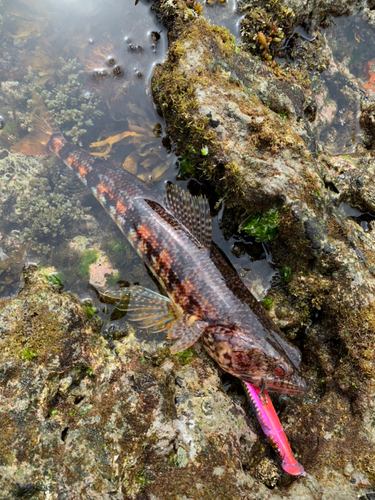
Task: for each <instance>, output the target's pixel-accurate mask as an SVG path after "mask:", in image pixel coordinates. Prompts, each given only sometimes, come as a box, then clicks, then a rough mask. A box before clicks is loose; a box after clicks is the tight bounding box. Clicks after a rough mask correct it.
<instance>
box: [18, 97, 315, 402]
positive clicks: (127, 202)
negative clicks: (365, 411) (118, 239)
mask: <svg viewBox="0 0 375 500" xmlns="http://www.w3.org/2000/svg"><path fill="white" fill-rule="evenodd" d="M34 100H35V101H36V108H35V112H34V123H35V131H34V132H32V133H31V134H29V135H27V136H26V137H25V138H24V139H22V140H21V141H20V142H19V143H18V144H16V145H15V146H14V147H13V148H12V149H13V151H16V152H20V153H25V154H37V155H38V154H39V155H40V154H55V155H57V156H58V157H59V158H60V159H61V160H62V161H63V162H64V163H65V164H66V165H67V166H68V167H70V168H71V169H72V170H73V171H74V172H75V173H76V174H77V176H78V177H79V178H80V179H81V181H82V182H83V183H84V184H85V185H86V186H87V188H88V189H89V190H90V191H91V192H92V193H93V194H94V196H95V197H96V198H97V199H98V200H99V202H100V203H101V204H102V205H103V207H104V208H105V210H106V211H107V212H108V213H109V215H110V216H111V217H112V219H113V220H114V221H115V223H116V224H117V225H118V227H119V228H120V229H121V231H122V232H123V234H124V235H125V237H126V238H127V239H128V240H129V242H130V243H131V245H132V246H133V247H134V249H135V250H136V251H137V253H138V254H139V256H140V257H141V258H142V260H143V261H144V263H145V264H146V265H147V267H148V268H149V269H150V271H151V272H152V273H153V275H154V276H155V278H156V279H157V280H158V281H159V283H160V285H161V287H162V289H163V290H164V291H165V293H166V296H163V295H161V294H159V293H156V292H154V291H151V290H147V289H145V288H143V287H140V286H132V287H129V288H125V289H121V290H120V291H118V292H116V293H111V296H112V297H114V298H115V300H116V301H117V303H118V306H119V307H123V308H124V309H126V310H127V314H128V318H129V320H131V321H135V322H137V324H138V326H139V327H140V328H148V329H150V330H152V331H154V332H156V331H162V330H167V335H168V338H169V339H175V340H176V342H175V343H174V344H173V346H172V348H171V352H172V353H177V352H180V351H182V350H184V349H186V348H188V347H189V346H191V345H192V344H194V343H195V342H196V341H197V340H198V339H199V338H201V340H202V343H203V346H204V347H205V348H206V350H207V351H208V353H209V354H210V355H211V356H212V357H213V358H214V359H215V360H216V361H217V362H218V364H219V365H220V366H221V367H222V368H223V369H224V370H226V371H228V372H229V373H231V374H233V375H235V376H237V377H239V378H241V379H242V380H245V381H247V382H250V383H252V384H255V385H257V386H259V387H261V386H263V387H266V388H267V389H268V390H269V391H276V392H283V393H289V394H300V393H302V392H303V391H304V390H305V389H306V384H305V381H304V380H303V379H302V378H301V377H300V375H299V364H300V353H299V351H298V349H297V348H295V347H294V346H292V345H290V344H289V343H288V342H287V341H286V340H285V339H284V338H283V336H282V334H281V332H280V331H279V330H278V328H277V327H276V326H275V325H274V324H273V322H272V321H271V319H270V318H269V316H268V315H267V313H266V312H265V311H264V309H263V308H262V307H261V306H260V305H259V304H258V303H257V301H256V300H255V299H254V297H253V296H252V295H251V293H250V292H249V291H248V290H247V288H246V287H245V286H244V285H243V283H242V282H241V280H240V279H239V277H238V275H237V273H236V272H235V271H234V270H233V269H232V268H231V267H230V265H228V263H227V262H226V261H225V259H223V258H222V257H221V255H220V254H219V253H218V251H217V250H215V248H214V246H213V245H212V243H211V218H210V211H209V205H208V202H207V200H206V199H205V198H202V197H199V198H195V197H192V196H191V195H190V194H189V193H186V192H184V191H182V190H180V189H179V188H176V187H174V186H167V189H166V196H165V198H164V199H162V198H160V197H159V196H158V195H157V194H155V193H154V192H153V191H152V190H151V189H150V187H149V185H147V184H145V183H143V182H142V181H141V180H139V179H138V178H137V177H136V176H134V175H133V174H131V173H129V172H127V171H126V170H123V169H119V168H118V167H116V166H115V165H114V164H112V163H111V162H106V161H104V160H102V159H100V158H95V157H93V156H91V155H90V154H88V153H87V152H86V151H84V150H83V149H80V148H78V147H76V146H74V145H72V144H69V143H68V142H67V141H66V140H65V139H64V137H63V135H62V134H61V132H60V130H59V129H58V127H57V126H56V125H55V123H54V122H53V119H52V117H51V116H50V115H49V113H48V111H47V109H46V108H45V106H44V105H43V103H42V102H41V100H40V98H39V97H38V96H36V95H34Z"/></svg>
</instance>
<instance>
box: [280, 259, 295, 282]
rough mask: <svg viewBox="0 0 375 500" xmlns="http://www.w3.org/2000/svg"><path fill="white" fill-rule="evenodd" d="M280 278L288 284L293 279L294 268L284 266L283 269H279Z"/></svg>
mask: <svg viewBox="0 0 375 500" xmlns="http://www.w3.org/2000/svg"><path fill="white" fill-rule="evenodd" d="M279 273H280V278H281V279H282V280H283V281H285V283H288V282H289V281H290V280H291V279H292V274H293V271H292V268H291V267H290V266H289V265H288V264H284V265H283V267H282V268H281V269H279Z"/></svg>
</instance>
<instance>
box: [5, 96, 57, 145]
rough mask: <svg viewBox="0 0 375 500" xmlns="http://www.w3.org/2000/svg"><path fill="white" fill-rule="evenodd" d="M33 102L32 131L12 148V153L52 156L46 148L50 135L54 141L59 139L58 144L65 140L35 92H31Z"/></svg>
mask: <svg viewBox="0 0 375 500" xmlns="http://www.w3.org/2000/svg"><path fill="white" fill-rule="evenodd" d="M33 101H34V105H35V107H34V111H33V114H32V121H33V124H34V131H33V132H31V133H30V134H28V135H27V136H26V137H24V138H23V139H22V140H20V141H19V142H17V144H15V145H14V146H12V151H14V152H15V153H23V154H25V155H50V154H53V152H54V151H53V150H51V149H50V148H49V147H47V146H48V145H49V144H48V143H49V141H50V139H51V137H52V135H53V136H54V137H55V138H56V139H60V141H59V142H60V143H61V142H63V143H65V139H64V137H63V135H62V133H61V131H60V129H59V127H58V126H57V125H56V123H55V122H54V120H53V118H52V116H51V115H50V113H49V111H48V109H47V108H46V107H45V105H44V104H43V102H42V100H41V98H40V97H39V96H38V94H36V93H35V92H33ZM56 152H57V151H56Z"/></svg>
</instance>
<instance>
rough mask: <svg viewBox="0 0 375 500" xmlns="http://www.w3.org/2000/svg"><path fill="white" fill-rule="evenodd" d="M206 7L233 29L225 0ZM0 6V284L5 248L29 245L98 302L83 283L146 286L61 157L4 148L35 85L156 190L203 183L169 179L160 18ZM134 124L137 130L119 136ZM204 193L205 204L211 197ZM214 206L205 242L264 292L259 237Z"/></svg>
mask: <svg viewBox="0 0 375 500" xmlns="http://www.w3.org/2000/svg"><path fill="white" fill-rule="evenodd" d="M205 11H207V15H209V16H210V18H212V19H211V20H212V21H215V19H216V22H219V23H220V24H221V25H224V26H227V27H230V28H232V29H234V30H235V29H237V28H236V27H237V26H238V20H239V17H238V15H237V14H236V12H235V3H234V2H233V1H231V2H229V3H228V2H227V3H225V4H219V3H217V4H216V5H212V6H209V5H205ZM0 13H1V14H2V24H1V26H0V37H1V41H2V49H1V50H2V64H1V67H0V81H1V89H0V103H1V115H2V118H1V120H2V121H0V127H1V130H0V247H1V248H2V249H3V252H4V255H5V257H4V258H3V260H2V261H1V262H5V264H3V268H4V269H2V268H1V263H0V282H1V283H0V293H1V294H2V295H10V294H14V293H16V292H17V290H19V287H20V281H19V277H20V276H21V268H22V259H20V257H19V253H20V252H18V253H17V254H14V255H15V256H16V257H17V259H18V260H17V261H16V259H15V258H13V257H12V252H14V251H16V250H17V249H19V248H21V250H22V251H24V249H26V255H25V256H23V255H22V257H23V260H25V259H26V261H28V262H35V263H38V265H39V267H40V268H41V269H42V270H43V272H44V273H45V274H46V275H47V276H49V277H50V279H51V280H54V279H55V277H57V278H58V280H60V281H61V283H62V284H63V285H64V289H65V290H71V291H73V292H75V293H77V294H78V295H79V297H81V298H82V299H84V298H90V300H93V301H94V302H95V304H96V305H97V306H98V307H99V308H100V309H103V307H104V306H103V305H101V304H100V303H99V302H98V301H97V299H96V295H95V293H94V291H93V289H92V288H91V286H90V283H91V285H93V286H94V287H95V288H100V289H103V288H104V289H105V288H108V287H116V286H118V285H119V284H122V285H123V284H124V283H130V284H134V283H139V284H141V285H143V286H146V287H149V288H153V289H155V285H154V283H153V282H152V280H151V279H150V277H149V275H148V273H147V271H146V270H145V267H144V265H143V263H142V262H141V260H140V259H139V257H138V256H137V255H136V254H135V252H134V251H133V250H132V249H131V247H130V245H129V244H128V243H127V241H126V240H125V238H124V237H123V235H122V234H121V232H120V230H119V229H118V228H117V226H116V225H115V224H114V223H113V222H112V221H111V219H110V218H109V217H108V215H107V214H106V213H105V212H104V210H103V208H102V207H101V205H100V204H99V203H98V202H97V201H96V200H95V198H94V197H93V196H91V195H90V194H88V193H86V192H85V190H84V189H83V187H82V185H81V183H80V182H79V181H78V180H76V179H75V178H74V177H72V176H71V175H70V174H69V172H68V171H67V168H66V167H65V166H64V165H63V164H62V162H61V161H60V160H59V159H58V158H54V157H53V158H52V157H45V158H43V157H41V158H40V157H27V156H23V155H14V154H12V153H11V152H10V148H11V146H12V145H13V144H15V143H16V142H17V141H18V140H19V139H20V138H22V137H23V136H24V135H25V134H26V133H27V131H29V130H30V128H31V127H32V118H31V116H32V109H33V104H32V102H31V100H30V99H31V93H32V92H36V93H37V94H39V95H40V96H41V98H42V100H43V102H44V103H45V104H46V106H47V107H48V109H49V110H50V111H51V113H52V115H53V117H54V119H55V120H56V121H57V123H58V124H59V126H60V128H61V130H62V132H63V133H64V135H65V136H66V138H67V139H68V140H69V141H72V142H74V143H76V144H77V145H80V146H82V147H83V148H85V149H86V150H90V151H92V152H93V153H94V154H96V155H102V156H103V157H105V158H107V160H108V161H110V162H113V163H115V164H116V165H117V166H118V168H128V169H130V170H131V171H132V172H133V173H135V174H136V175H138V176H139V177H141V178H142V179H143V180H145V182H149V183H151V184H152V186H153V189H155V190H156V191H158V192H159V193H160V194H163V192H164V189H165V184H166V182H167V181H171V182H173V183H178V184H180V185H181V186H182V187H184V188H185V189H189V188H191V187H193V192H194V194H197V193H202V192H203V194H205V190H204V187H202V186H201V185H200V184H199V183H198V182H197V181H195V180H191V181H190V182H187V180H184V181H181V180H177V176H178V172H179V163H178V159H177V157H176V156H175V155H174V153H173V144H172V143H171V141H170V140H169V138H168V137H167V136H166V134H165V124H164V122H163V120H162V118H161V117H160V116H158V114H157V113H156V111H155V108H154V105H153V102H152V96H151V89H150V80H151V76H152V71H153V68H154V66H155V65H156V64H158V63H161V62H162V61H163V59H164V57H165V53H166V50H167V33H166V29H165V28H164V27H163V26H162V25H161V24H160V23H159V22H158V21H157V20H156V18H155V15H154V14H153V12H152V11H151V9H150V3H149V2H147V1H146V0H140V2H139V3H138V4H137V5H134V3H133V2H123V1H120V0H110V1H109V2H106V3H105V4H104V3H103V2H102V1H101V0H90V1H89V0H86V1H82V2H75V1H73V0H63V1H61V0H59V1H51V0H12V1H11V2H8V3H4V6H3V7H2V11H1V12H0ZM220 16H222V17H221V20H220V19H219V18H220ZM134 130H136V131H137V136H134V135H127V133H129V132H132V131H134ZM98 142H99V143H100V144H97V146H96V147H92V146H93V143H98ZM206 194H207V196H209V198H210V202H212V206H213V205H214V204H215V203H216V202H217V198H216V197H215V195H214V194H213V193H206ZM223 213H224V206H223V205H221V207H220V210H219V214H218V215H216V216H215V218H214V224H213V226H214V231H213V239H214V242H215V243H216V244H217V245H218V246H219V247H220V248H221V249H222V251H223V252H224V253H225V255H226V256H227V258H228V259H229V260H230V261H231V262H232V264H233V265H234V267H235V268H236V269H237V271H238V273H239V274H240V276H241V277H242V278H243V280H244V282H245V283H246V284H247V286H249V288H252V289H253V291H254V293H255V294H256V296H257V297H258V298H262V297H264V295H265V294H266V291H267V289H268V288H269V286H270V283H271V280H272V278H273V276H274V275H275V271H274V270H273V269H272V266H271V258H270V255H269V254H268V252H267V248H266V247H263V246H262V245H261V244H257V243H255V241H254V239H253V238H251V237H249V236H244V235H242V236H241V235H238V234H233V229H232V230H229V231H228V230H224V229H225V217H224V218H223ZM1 255H3V254H1ZM0 258H1V257H0ZM7 259H8V260H7ZM9 259H10V260H9ZM12 259H13V260H12ZM104 309H105V308H104ZM107 312H108V314H105V315H104V317H105V319H106V325H105V328H106V331H107V332H108V331H110V328H109V326H110V318H113V317H116V314H115V316H113V314H112V313H113V306H110V305H109V306H107ZM111 314H112V315H111ZM118 316H121V314H120V315H117V317H118ZM108 328H109V330H108ZM109 335H110V333H109Z"/></svg>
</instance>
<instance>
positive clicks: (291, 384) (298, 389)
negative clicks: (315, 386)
mask: <svg viewBox="0 0 375 500" xmlns="http://www.w3.org/2000/svg"><path fill="white" fill-rule="evenodd" d="M266 388H267V391H269V392H280V393H282V394H296V395H297V394H303V393H304V392H305V391H306V390H307V384H306V381H305V379H304V378H302V377H301V376H300V375H298V374H297V373H295V372H294V373H292V374H291V375H290V376H289V377H287V378H285V379H274V380H272V379H271V380H270V379H269V378H268V379H267V383H266Z"/></svg>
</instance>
